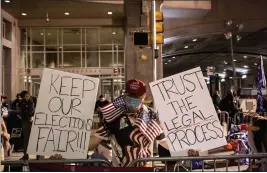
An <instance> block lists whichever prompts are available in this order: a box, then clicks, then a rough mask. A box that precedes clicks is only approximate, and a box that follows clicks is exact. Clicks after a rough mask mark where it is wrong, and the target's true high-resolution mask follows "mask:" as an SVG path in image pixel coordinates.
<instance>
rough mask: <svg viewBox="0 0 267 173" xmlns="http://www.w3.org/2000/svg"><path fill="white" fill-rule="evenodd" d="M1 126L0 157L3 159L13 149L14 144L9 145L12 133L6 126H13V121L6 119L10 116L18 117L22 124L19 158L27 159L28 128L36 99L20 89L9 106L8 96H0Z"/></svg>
mask: <svg viewBox="0 0 267 173" xmlns="http://www.w3.org/2000/svg"><path fill="white" fill-rule="evenodd" d="M1 101H2V105H1V128H2V134H1V137H2V147H1V157H2V160H4V155H5V153H7V155H10V154H11V153H12V151H13V149H14V144H12V143H11V145H10V138H11V135H12V134H11V133H12V128H11V131H9V130H8V129H9V128H8V126H11V127H12V126H13V125H14V123H15V122H14V121H8V120H9V119H10V118H14V117H15V119H18V120H19V121H20V124H21V126H22V132H23V142H22V144H23V153H24V155H23V157H22V158H21V159H23V160H27V159H29V156H28V155H27V153H26V150H27V145H28V142H29V136H30V130H31V125H32V121H33V116H34V110H35V106H36V103H37V99H36V98H35V97H32V96H31V95H30V94H29V92H27V91H22V92H21V93H19V94H17V96H16V99H15V100H14V101H13V102H12V103H11V106H9V105H8V98H7V97H6V96H4V95H2V96H1ZM12 112H13V113H14V114H15V115H14V117H11V114H12Z"/></svg>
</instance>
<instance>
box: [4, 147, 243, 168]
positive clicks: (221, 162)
mask: <svg viewBox="0 0 267 173" xmlns="http://www.w3.org/2000/svg"><path fill="white" fill-rule="evenodd" d="M92 153H93V152H92V151H91V152H89V154H92ZM231 154H233V151H224V150H223V149H221V148H220V149H217V150H212V151H210V152H209V155H214V156H216V155H217V156H218V155H221V156H222V155H231ZM22 156H23V153H22V152H13V153H12V155H11V156H10V157H6V158H5V160H19V159H20V158H21V157H22ZM35 158H36V156H35V155H30V159H35ZM46 158H48V157H46ZM207 162H208V164H210V165H212V167H210V168H205V169H204V172H215V169H214V165H215V167H216V172H225V171H227V170H226V162H225V160H216V164H214V161H207ZM155 165H159V166H160V165H162V164H161V163H155ZM247 168H248V166H247V165H241V166H240V171H245V170H246V169H247ZM237 171H238V166H237V163H236V164H230V163H229V166H228V172H237ZM193 172H202V169H196V170H193Z"/></svg>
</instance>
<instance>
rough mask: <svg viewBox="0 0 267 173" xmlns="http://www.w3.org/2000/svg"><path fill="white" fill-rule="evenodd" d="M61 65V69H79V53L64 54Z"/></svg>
mask: <svg viewBox="0 0 267 173" xmlns="http://www.w3.org/2000/svg"><path fill="white" fill-rule="evenodd" d="M63 63H64V64H63V67H81V53H80V52H64V53H63Z"/></svg>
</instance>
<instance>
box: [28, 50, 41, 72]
mask: <svg viewBox="0 0 267 173" xmlns="http://www.w3.org/2000/svg"><path fill="white" fill-rule="evenodd" d="M28 65H29V64H28ZM43 67H44V53H33V54H32V68H43Z"/></svg>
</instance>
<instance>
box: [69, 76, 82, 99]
mask: <svg viewBox="0 0 267 173" xmlns="http://www.w3.org/2000/svg"><path fill="white" fill-rule="evenodd" d="M75 80H80V81H81V80H82V79H80V78H72V80H71V91H70V96H80V95H79V94H78V95H77V94H76V95H75V94H73V89H74V88H78V87H77V86H73V84H74V83H78V82H77V81H76V82H75Z"/></svg>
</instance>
